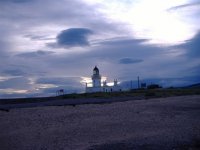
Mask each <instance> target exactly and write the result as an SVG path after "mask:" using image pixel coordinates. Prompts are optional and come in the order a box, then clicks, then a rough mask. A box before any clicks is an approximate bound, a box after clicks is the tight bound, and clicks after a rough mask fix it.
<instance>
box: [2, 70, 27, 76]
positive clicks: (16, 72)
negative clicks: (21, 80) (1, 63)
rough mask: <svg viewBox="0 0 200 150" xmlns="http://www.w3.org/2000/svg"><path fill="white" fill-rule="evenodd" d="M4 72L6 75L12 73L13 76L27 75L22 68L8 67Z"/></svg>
mask: <svg viewBox="0 0 200 150" xmlns="http://www.w3.org/2000/svg"><path fill="white" fill-rule="evenodd" d="M2 73H3V74H6V75H11V76H23V75H26V73H25V72H23V71H22V70H20V69H8V70H4V71H3V72H2Z"/></svg>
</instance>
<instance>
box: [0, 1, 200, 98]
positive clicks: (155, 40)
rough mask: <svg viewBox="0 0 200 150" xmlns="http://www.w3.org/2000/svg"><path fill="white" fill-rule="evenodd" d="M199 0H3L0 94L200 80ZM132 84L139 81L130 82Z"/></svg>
mask: <svg viewBox="0 0 200 150" xmlns="http://www.w3.org/2000/svg"><path fill="white" fill-rule="evenodd" d="M199 25H200V1H199V0H173V1H172V0H165V1H163V0H151V1H150V0H109V1H107V0H56V1H53V0H0V98H4V97H7V98H9V97H32V96H50V95H55V91H56V90H57V89H61V88H63V89H65V91H66V92H67V93H71V92H83V91H84V87H85V83H84V82H90V81H89V80H88V78H89V77H90V76H91V74H92V69H93V68H94V66H95V65H97V66H98V67H99V69H100V73H101V75H102V76H104V79H105V78H107V82H112V81H113V79H118V80H119V81H120V82H121V83H122V84H123V83H126V84H124V85H126V86H129V85H128V84H129V81H130V80H133V81H134V80H136V79H137V76H140V79H141V80H142V81H143V82H147V83H148V82H149V83H158V84H161V85H162V86H164V87H168V86H182V85H189V84H193V83H198V82H200V59H199V57H200V26H199ZM135 86H136V85H135Z"/></svg>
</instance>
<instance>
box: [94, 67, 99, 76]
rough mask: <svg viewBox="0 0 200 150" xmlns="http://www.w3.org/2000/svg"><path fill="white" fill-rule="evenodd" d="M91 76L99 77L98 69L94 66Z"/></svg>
mask: <svg viewBox="0 0 200 150" xmlns="http://www.w3.org/2000/svg"><path fill="white" fill-rule="evenodd" d="M93 75H99V69H98V68H97V66H95V67H94V69H93Z"/></svg>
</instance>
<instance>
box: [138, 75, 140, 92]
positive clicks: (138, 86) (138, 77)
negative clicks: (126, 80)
mask: <svg viewBox="0 0 200 150" xmlns="http://www.w3.org/2000/svg"><path fill="white" fill-rule="evenodd" d="M139 88H140V78H139V76H138V89H139Z"/></svg>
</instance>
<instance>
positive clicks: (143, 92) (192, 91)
mask: <svg viewBox="0 0 200 150" xmlns="http://www.w3.org/2000/svg"><path fill="white" fill-rule="evenodd" d="M181 95H200V88H168V89H162V88H158V89H133V90H130V91H126V92H109V93H104V92H98V93H82V94H76V93H74V94H66V95H60V96H56V97H39V98H18V99H1V100H0V104H18V103H34V102H45V101H51V100H62V99H79V98H116V97H117V98H119V97H133V98H134V99H149V98H159V97H170V96H181Z"/></svg>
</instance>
